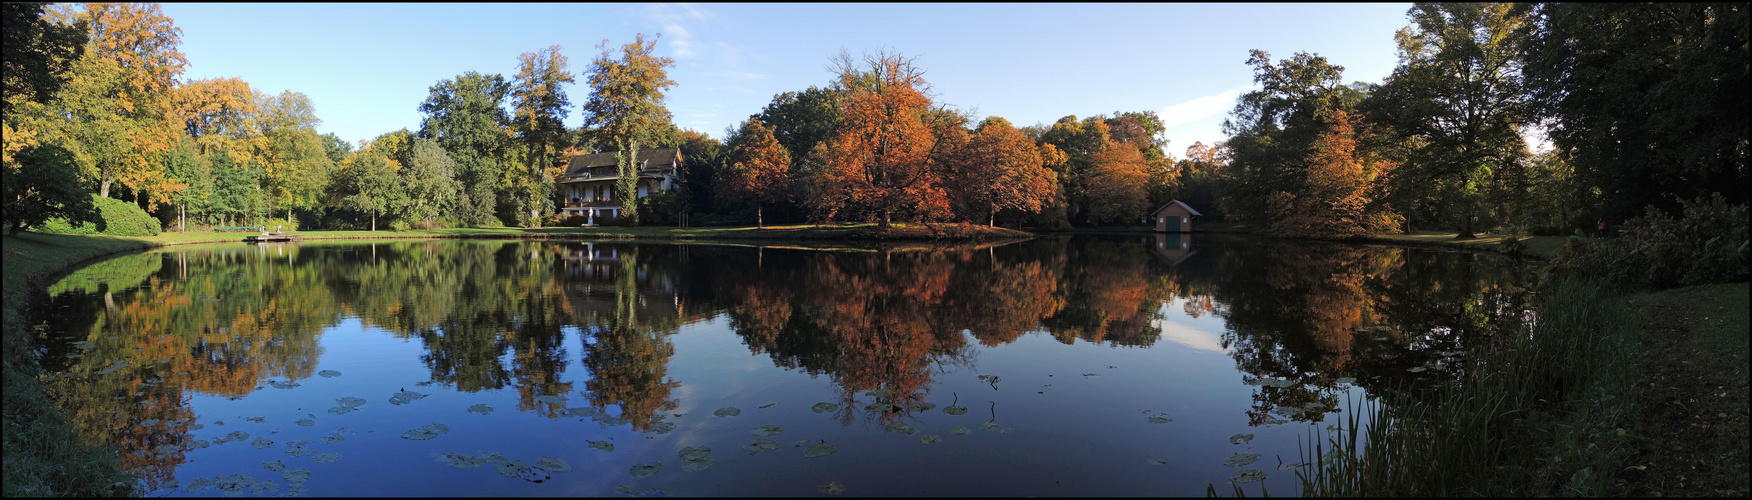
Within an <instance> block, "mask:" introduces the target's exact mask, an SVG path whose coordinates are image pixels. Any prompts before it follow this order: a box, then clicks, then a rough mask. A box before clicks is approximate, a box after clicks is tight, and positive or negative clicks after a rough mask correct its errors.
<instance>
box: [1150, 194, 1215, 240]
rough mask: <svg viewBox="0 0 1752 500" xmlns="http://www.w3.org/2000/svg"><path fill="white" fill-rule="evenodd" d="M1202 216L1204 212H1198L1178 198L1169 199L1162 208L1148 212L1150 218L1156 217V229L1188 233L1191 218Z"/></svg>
mask: <svg viewBox="0 0 1752 500" xmlns="http://www.w3.org/2000/svg"><path fill="white" fill-rule="evenodd" d="M1202 216H1204V214H1201V213H1198V211H1197V210H1193V209H1192V207H1190V206H1187V205H1186V204H1185V203H1181V202H1180V200H1173V201H1169V202H1168V204H1167V205H1162V208H1158V209H1156V211H1154V212H1150V218H1152V219H1156V231H1158V232H1166V233H1190V232H1192V218H1193V217H1202Z"/></svg>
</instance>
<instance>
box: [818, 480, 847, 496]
mask: <svg viewBox="0 0 1752 500" xmlns="http://www.w3.org/2000/svg"><path fill="white" fill-rule="evenodd" d="M815 490H816V491H820V492H822V493H825V494H828V495H838V494H841V493H845V492H846V487H845V485H842V484H840V482H839V481H833V482H829V483H827V484H825V485H822V486H820V487H817V488H815Z"/></svg>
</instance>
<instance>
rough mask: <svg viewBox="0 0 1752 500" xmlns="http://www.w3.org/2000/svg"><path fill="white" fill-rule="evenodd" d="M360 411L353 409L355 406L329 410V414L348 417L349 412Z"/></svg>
mask: <svg viewBox="0 0 1752 500" xmlns="http://www.w3.org/2000/svg"><path fill="white" fill-rule="evenodd" d="M358 410H359V408H357V407H353V406H336V407H334V408H329V409H328V412H329V413H333V414H336V415H346V414H347V413H348V412H353V411H358Z"/></svg>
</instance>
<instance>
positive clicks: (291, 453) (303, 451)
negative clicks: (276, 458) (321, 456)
mask: <svg viewBox="0 0 1752 500" xmlns="http://www.w3.org/2000/svg"><path fill="white" fill-rule="evenodd" d="M312 453H316V450H312V449H310V448H293V449H290V450H286V456H288V457H292V458H298V457H302V456H305V455H309V454H312Z"/></svg>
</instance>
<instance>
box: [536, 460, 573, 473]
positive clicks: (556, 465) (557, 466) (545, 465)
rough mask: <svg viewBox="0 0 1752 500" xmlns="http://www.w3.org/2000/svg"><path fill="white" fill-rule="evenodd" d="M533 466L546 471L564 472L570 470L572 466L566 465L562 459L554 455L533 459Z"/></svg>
mask: <svg viewBox="0 0 1752 500" xmlns="http://www.w3.org/2000/svg"><path fill="white" fill-rule="evenodd" d="M535 468H537V469H541V470H545V471H548V472H566V471H569V470H572V466H570V465H567V464H566V462H565V461H564V460H560V459H558V458H554V457H541V459H540V460H536V461H535Z"/></svg>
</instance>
